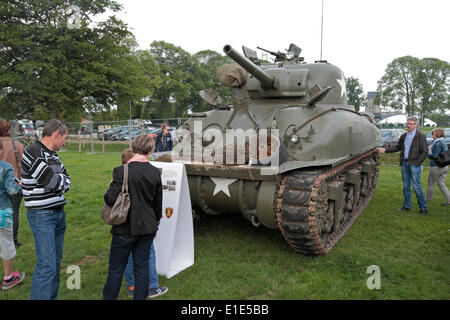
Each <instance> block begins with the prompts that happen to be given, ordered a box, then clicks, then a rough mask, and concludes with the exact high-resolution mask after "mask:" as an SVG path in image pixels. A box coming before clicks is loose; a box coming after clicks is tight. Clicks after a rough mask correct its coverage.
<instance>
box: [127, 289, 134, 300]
mask: <svg viewBox="0 0 450 320" xmlns="http://www.w3.org/2000/svg"><path fill="white" fill-rule="evenodd" d="M127 293H128V297H129V298H133V297H134V287H128V290H127Z"/></svg>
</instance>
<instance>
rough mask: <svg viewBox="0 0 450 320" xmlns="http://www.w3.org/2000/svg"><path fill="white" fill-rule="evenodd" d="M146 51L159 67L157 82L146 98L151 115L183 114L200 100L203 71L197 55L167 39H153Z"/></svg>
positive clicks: (175, 115) (194, 106)
mask: <svg viewBox="0 0 450 320" xmlns="http://www.w3.org/2000/svg"><path fill="white" fill-rule="evenodd" d="M150 53H151V55H152V56H153V58H154V59H155V61H156V64H157V66H158V68H159V71H160V79H161V86H160V88H159V90H158V91H157V92H155V94H154V95H152V96H151V97H150V99H149V101H148V104H149V107H150V115H151V117H152V118H171V117H185V116H187V111H188V110H189V109H192V110H194V111H195V109H196V106H198V105H200V104H202V100H201V98H200V96H199V94H198V92H199V91H200V90H201V89H204V88H205V81H204V79H206V78H207V77H208V76H207V71H206V70H205V69H204V68H202V66H201V64H200V62H199V61H198V59H196V58H194V57H192V55H191V54H190V53H189V52H187V51H185V50H183V49H182V48H180V47H177V46H175V45H173V44H171V43H167V42H164V41H154V42H153V43H152V44H151V45H150Z"/></svg>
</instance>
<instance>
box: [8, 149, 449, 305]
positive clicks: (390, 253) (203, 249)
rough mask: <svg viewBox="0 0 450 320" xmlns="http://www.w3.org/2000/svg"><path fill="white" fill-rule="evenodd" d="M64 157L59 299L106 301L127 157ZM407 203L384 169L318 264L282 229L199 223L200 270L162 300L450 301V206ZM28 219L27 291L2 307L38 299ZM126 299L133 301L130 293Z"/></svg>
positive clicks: (225, 220)
mask: <svg viewBox="0 0 450 320" xmlns="http://www.w3.org/2000/svg"><path fill="white" fill-rule="evenodd" d="M60 155H61V158H62V160H63V162H64V164H65V166H66V167H67V170H68V172H69V174H70V175H71V179H72V189H71V191H70V192H69V193H68V194H67V199H68V204H67V206H66V212H67V230H66V235H65V245H64V257H63V261H62V268H61V284H60V289H59V299H101V297H102V289H103V285H104V283H105V280H106V274H107V267H108V265H107V264H108V255H109V245H110V240H111V235H110V233H109V229H110V228H109V227H108V226H107V225H105V224H104V223H103V222H102V220H101V219H100V217H99V213H100V209H101V207H102V205H103V194H104V192H105V190H106V188H107V186H108V183H109V181H110V179H111V175H112V168H113V167H115V166H117V165H118V163H119V159H120V153H105V154H101V153H98V154H86V153H77V152H62V153H60ZM428 170H429V169H428V168H425V171H424V173H423V175H422V186H426V178H427V176H428ZM447 184H448V183H447ZM402 200H403V195H402V190H401V176H400V168H399V167H398V166H382V167H381V168H380V177H379V182H378V185H377V189H376V192H375V196H374V199H373V200H372V201H371V203H370V204H369V205H368V207H367V208H366V210H365V212H364V213H363V214H362V215H361V216H360V217H359V218H358V220H357V221H356V222H355V223H354V225H353V226H352V228H351V229H350V230H349V231H348V233H347V234H346V236H345V237H344V238H343V239H342V240H341V241H340V242H339V243H338V244H337V245H336V247H335V248H334V249H333V250H332V251H331V253H330V254H328V255H326V256H323V257H317V258H312V257H305V256H301V255H298V254H296V253H294V252H293V251H292V250H291V249H290V248H289V247H288V245H287V244H286V242H285V241H284V239H283V238H282V237H281V235H280V233H279V232H278V231H277V230H269V229H266V228H264V227H260V228H254V227H252V226H251V224H250V223H249V222H248V221H247V220H244V218H242V217H241V216H238V215H223V216H217V217H216V216H208V217H205V218H204V219H202V220H200V221H199V222H195V224H194V239H195V264H194V265H193V266H191V267H190V268H188V269H186V270H184V271H183V272H181V273H179V274H178V275H176V276H174V277H172V278H171V279H166V278H165V277H163V276H160V284H161V285H165V286H168V287H169V292H168V294H166V295H164V296H161V297H160V298H157V299H179V300H186V299H449V298H450V290H449V288H450V286H449V285H450V242H449V232H450V215H449V214H450V212H449V210H448V209H446V208H444V207H442V206H441V205H440V204H441V203H442V202H444V198H443V196H442V194H441V193H440V191H439V190H436V191H435V199H433V202H432V203H430V204H429V209H430V215H428V216H420V215H419V214H418V208H417V201H416V199H415V197H414V196H413V208H412V210H411V211H409V212H407V213H400V212H398V211H397V210H396V208H398V207H401V205H402ZM20 218H21V220H20V221H21V225H20V241H21V242H23V244H24V245H23V246H22V247H21V248H20V249H18V255H17V257H16V262H15V269H19V270H23V271H25V272H26V274H27V277H26V279H25V281H24V284H23V285H22V286H20V287H18V288H15V289H12V290H8V291H2V292H0V299H28V298H29V293H30V288H31V279H32V274H33V269H34V265H35V263H36V258H35V252H34V241H33V237H32V234H31V231H30V228H29V226H28V222H27V220H26V214H25V210H24V208H23V206H22V210H21V217H20ZM70 265H77V266H79V267H80V270H81V289H79V290H77V289H73V290H70V289H68V288H67V285H66V282H67V280H68V278H69V276H70V275H71V274H68V273H67V272H66V269H67V267H68V266H70ZM371 265H377V266H378V267H379V268H380V271H381V288H380V289H374V290H369V289H368V288H367V286H366V282H367V279H368V277H369V276H370V275H371V274H368V273H367V267H368V266H371ZM123 288H125V286H124V287H123ZM120 299H129V298H128V297H127V296H126V290H121V293H120Z"/></svg>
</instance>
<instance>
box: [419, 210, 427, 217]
mask: <svg viewBox="0 0 450 320" xmlns="http://www.w3.org/2000/svg"><path fill="white" fill-rule="evenodd" d="M419 214H421V215H423V216H425V215H427V214H428V210H420V212H419Z"/></svg>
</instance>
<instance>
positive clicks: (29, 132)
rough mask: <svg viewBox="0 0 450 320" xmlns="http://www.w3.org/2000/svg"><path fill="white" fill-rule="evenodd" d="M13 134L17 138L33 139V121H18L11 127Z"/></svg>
mask: <svg viewBox="0 0 450 320" xmlns="http://www.w3.org/2000/svg"><path fill="white" fill-rule="evenodd" d="M13 130H14V134H15V135H17V136H26V137H34V136H36V129H35V128H34V124H33V121H31V120H28V119H22V120H18V121H17V122H15V123H14V126H13Z"/></svg>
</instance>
